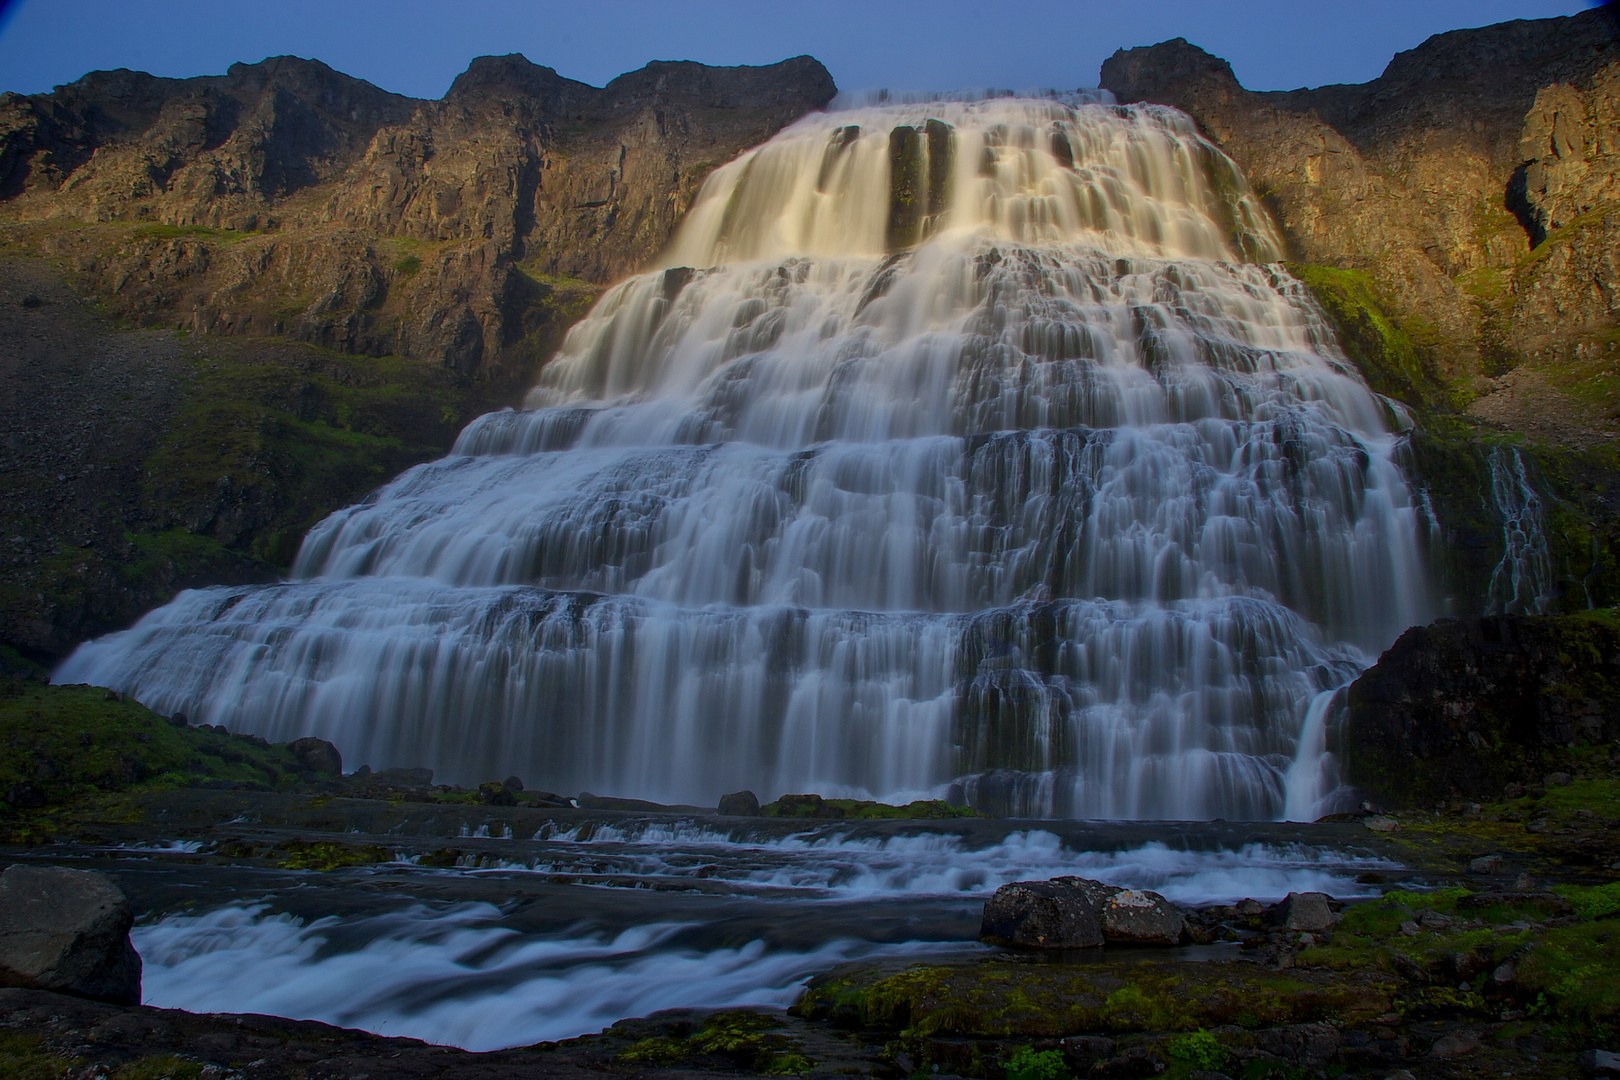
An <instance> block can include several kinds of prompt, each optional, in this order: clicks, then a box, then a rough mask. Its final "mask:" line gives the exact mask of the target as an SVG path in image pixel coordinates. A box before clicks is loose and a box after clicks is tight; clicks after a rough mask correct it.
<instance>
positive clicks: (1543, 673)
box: [1342, 613, 1620, 806]
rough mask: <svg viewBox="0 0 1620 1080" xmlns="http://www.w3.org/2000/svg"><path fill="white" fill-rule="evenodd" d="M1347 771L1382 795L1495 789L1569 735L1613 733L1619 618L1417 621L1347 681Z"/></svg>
mask: <svg viewBox="0 0 1620 1080" xmlns="http://www.w3.org/2000/svg"><path fill="white" fill-rule="evenodd" d="M1348 702H1349V713H1348V715H1347V717H1346V721H1345V725H1344V729H1343V740H1344V745H1343V747H1342V750H1343V760H1345V762H1346V766H1347V769H1346V771H1347V773H1348V776H1347V779H1348V780H1349V781H1350V782H1351V783H1352V784H1354V785H1356V787H1358V788H1360V789H1361V790H1362V791H1364V792H1366V793H1369V794H1371V795H1374V796H1376V797H1377V798H1378V799H1380V800H1382V801H1385V802H1388V803H1390V804H1391V805H1407V806H1411V805H1432V804H1433V803H1434V802H1436V801H1439V800H1444V799H1452V798H1457V797H1459V796H1460V797H1465V798H1472V799H1479V800H1494V799H1496V798H1499V797H1501V795H1502V794H1503V792H1504V788H1506V787H1508V786H1509V785H1512V784H1525V783H1535V782H1538V781H1540V780H1542V778H1543V777H1545V776H1546V775H1547V774H1548V773H1549V772H1552V771H1554V768H1553V767H1554V766H1556V765H1559V764H1562V763H1563V762H1564V761H1565V760H1566V758H1567V754H1568V747H1569V746H1570V745H1572V744H1574V745H1581V744H1588V745H1597V746H1603V745H1609V744H1612V743H1613V742H1614V740H1616V739H1620V622H1617V621H1615V620H1613V619H1612V618H1609V617H1605V616H1604V615H1603V614H1601V613H1590V614H1582V615H1565V616H1541V615H1497V616H1489V617H1484V618H1473V619H1441V620H1440V621H1438V622H1434V623H1430V624H1429V625H1428V626H1415V627H1413V628H1412V629H1410V630H1408V631H1406V633H1404V634H1402V635H1401V636H1400V639H1399V640H1397V641H1396V642H1395V644H1394V645H1391V646H1390V647H1389V649H1388V650H1387V651H1386V652H1385V653H1384V655H1383V656H1381V657H1379V658H1378V663H1377V664H1375V665H1373V666H1372V667H1371V668H1369V669H1368V670H1367V671H1366V672H1364V673H1363V674H1362V675H1361V677H1360V678H1359V679H1357V680H1356V681H1355V682H1354V683H1352V684H1351V685H1350V690H1349V693H1348Z"/></svg>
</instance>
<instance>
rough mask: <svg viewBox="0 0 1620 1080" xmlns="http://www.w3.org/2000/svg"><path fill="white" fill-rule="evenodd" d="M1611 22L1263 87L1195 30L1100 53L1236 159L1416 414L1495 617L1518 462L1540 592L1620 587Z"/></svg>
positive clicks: (1468, 35) (1390, 387)
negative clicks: (1507, 502) (1304, 84)
mask: <svg viewBox="0 0 1620 1080" xmlns="http://www.w3.org/2000/svg"><path fill="white" fill-rule="evenodd" d="M1617 31H1620V15H1617V11H1616V9H1615V8H1614V6H1613V5H1610V6H1608V7H1605V8H1600V9H1596V10H1592V11H1587V12H1584V13H1582V14H1580V15H1575V16H1571V17H1568V18H1557V19H1542V20H1533V21H1531V20H1521V21H1517V22H1508V23H1501V24H1498V25H1495V26H1487V27H1483V28H1480V29H1475V30H1458V31H1454V32H1452V33H1447V34H1439V35H1436V36H1435V37H1432V38H1430V39H1429V40H1427V41H1425V42H1424V43H1423V44H1421V45H1420V46H1418V47H1417V48H1415V49H1412V50H1410V51H1409V52H1404V53H1401V54H1399V55H1397V56H1396V57H1395V58H1394V59H1393V60H1391V62H1390V64H1389V66H1388V67H1387V68H1386V69H1385V71H1384V73H1383V74H1382V75H1381V76H1380V77H1379V78H1377V79H1375V80H1373V81H1372V82H1369V83H1366V84H1363V85H1357V86H1323V87H1318V88H1316V89H1309V90H1292V91H1285V92H1273V93H1258V92H1254V91H1249V90H1245V89H1244V88H1243V87H1242V86H1240V85H1239V84H1238V81H1237V79H1236V78H1235V77H1234V75H1233V73H1232V69H1231V67H1230V65H1228V64H1227V63H1226V62H1225V61H1224V60H1220V59H1218V58H1216V57H1214V56H1211V55H1209V54H1208V53H1206V52H1204V51H1203V50H1202V49H1199V48H1198V47H1197V46H1195V45H1191V44H1189V43H1188V42H1186V41H1184V40H1181V39H1177V40H1174V41H1167V42H1163V43H1161V44H1158V45H1154V46H1151V47H1146V48H1137V49H1128V50H1121V51H1119V52H1117V53H1116V54H1115V55H1114V56H1113V57H1111V58H1110V59H1109V60H1108V61H1107V62H1106V63H1105V64H1104V65H1103V69H1102V75H1101V81H1102V83H1103V85H1105V86H1107V87H1108V88H1109V89H1111V90H1112V91H1113V92H1114V93H1115V94H1116V95H1117V96H1118V98H1119V99H1120V100H1121V101H1126V102H1130V101H1151V102H1159V103H1162V104H1167V105H1172V106H1175V107H1176V108H1179V109H1182V110H1184V111H1186V112H1187V113H1189V114H1190V115H1191V116H1192V117H1193V118H1194V119H1195V120H1196V121H1197V122H1198V123H1199V125H1200V126H1201V127H1202V128H1203V129H1204V130H1205V131H1206V132H1207V133H1208V134H1209V135H1210V136H1211V137H1213V138H1214V139H1215V140H1216V141H1218V142H1219V143H1220V144H1221V146H1222V147H1223V148H1224V149H1225V150H1226V151H1227V153H1229V154H1231V155H1232V157H1233V158H1234V159H1235V160H1236V161H1237V162H1238V164H1239V165H1241V166H1242V167H1243V169H1244V171H1245V172H1246V173H1247V175H1248V177H1249V180H1250V182H1251V183H1252V184H1253V185H1254V187H1255V189H1256V190H1257V191H1260V192H1262V193H1263V196H1264V199H1265V201H1266V203H1267V204H1268V206H1269V207H1270V208H1271V210H1272V212H1273V213H1274V215H1275V216H1276V219H1277V221H1278V223H1279V224H1280V225H1281V226H1282V229H1283V232H1284V235H1285V238H1286V241H1287V243H1288V245H1289V247H1290V248H1291V251H1290V257H1291V258H1292V259H1294V260H1296V261H1295V262H1294V264H1293V269H1294V271H1295V273H1296V274H1297V275H1298V276H1300V277H1301V278H1302V279H1303V280H1305V282H1306V283H1307V284H1308V285H1309V286H1310V287H1311V288H1312V290H1313V291H1314V292H1315V293H1316V295H1317V297H1318V299H1320V300H1321V301H1322V303H1323V306H1324V308H1325V309H1326V310H1327V312H1328V314H1329V315H1330V316H1331V317H1332V318H1333V319H1334V320H1335V321H1336V322H1337V323H1338V325H1339V329H1340V332H1341V338H1342V340H1343V342H1344V344H1345V347H1346V351H1347V352H1348V353H1349V354H1350V355H1351V357H1352V359H1354V360H1356V361H1357V362H1358V363H1359V364H1360V366H1361V367H1362V369H1363V371H1364V372H1365V373H1366V374H1367V376H1368V377H1369V380H1370V381H1371V382H1372V384H1373V386H1374V388H1375V389H1377V390H1379V391H1381V392H1383V393H1386V394H1388V395H1390V396H1392V397H1395V398H1397V399H1399V400H1401V401H1404V402H1405V403H1406V404H1407V405H1408V406H1409V407H1411V409H1412V410H1413V411H1414V415H1415V416H1416V418H1417V420H1418V430H1417V432H1416V433H1415V434H1414V435H1413V437H1412V438H1411V440H1410V451H1411V453H1410V457H1409V460H1408V465H1409V467H1410V468H1411V470H1412V471H1413V474H1414V475H1415V477H1416V478H1417V480H1418V482H1419V484H1420V485H1421V486H1422V487H1424V488H1425V489H1426V494H1427V496H1428V499H1429V505H1430V506H1432V507H1433V508H1434V509H1435V510H1436V512H1437V521H1436V535H1437V537H1438V538H1439V540H1440V543H1439V544H1438V545H1437V550H1436V553H1435V554H1436V564H1437V569H1439V570H1440V572H1441V573H1442V576H1443V577H1444V578H1445V579H1446V587H1447V592H1448V594H1449V595H1450V596H1451V597H1452V601H1451V602H1452V605H1453V610H1455V611H1458V612H1459V613H1464V612H1469V611H1480V610H1493V609H1494V610H1502V609H1503V606H1502V602H1501V598H1500V597H1493V596H1492V595H1491V589H1492V585H1491V582H1492V578H1493V575H1497V574H1499V568H1500V566H1501V564H1502V560H1503V558H1504V557H1505V556H1506V555H1507V549H1508V547H1509V546H1510V545H1509V541H1510V538H1511V534H1512V530H1513V528H1514V525H1513V523H1512V522H1511V521H1510V520H1509V518H1510V517H1512V516H1513V514H1514V513H1516V512H1517V511H1515V510H1514V509H1513V508H1511V507H1507V506H1504V505H1503V504H1502V494H1503V488H1502V477H1503V475H1504V470H1503V467H1502V465H1501V462H1502V461H1503V460H1504V455H1512V456H1513V460H1514V461H1516V462H1518V463H1519V465H1522V467H1523V473H1524V477H1525V479H1526V481H1527V484H1528V487H1530V488H1533V489H1534V490H1535V492H1536V497H1535V498H1534V499H1533V500H1532V501H1533V502H1534V503H1535V506H1534V507H1533V513H1531V514H1530V515H1529V517H1528V518H1526V521H1529V522H1530V524H1531V526H1532V527H1533V529H1534V530H1536V531H1537V532H1538V536H1539V540H1538V542H1540V541H1541V540H1544V541H1545V544H1546V550H1547V561H1546V563H1545V564H1544V566H1545V575H1544V576H1545V578H1546V580H1545V581H1544V582H1543V584H1542V586H1540V587H1538V588H1539V595H1540V596H1541V597H1542V599H1543V604H1544V605H1551V606H1552V607H1554V608H1563V609H1576V608H1584V607H1586V606H1588V605H1589V604H1594V603H1595V604H1613V603H1616V602H1617V601H1620V566H1617V565H1616V555H1615V550H1616V548H1617V546H1620V366H1617V364H1620V262H1617V255H1616V252H1617V251H1620V235H1617V234H1616V232H1615V230H1616V228H1617V225H1616V222H1617V221H1620V213H1617V211H1620V185H1617V184H1616V170H1617V168H1620V145H1617V141H1616V140H1617V136H1616V132H1617V130H1620V128H1617V124H1616V121H1617V117H1620V44H1617ZM1517 467H1518V466H1517V465H1516V466H1515V468H1517ZM1507 609H1508V610H1525V607H1524V606H1523V605H1520V606H1519V607H1517V608H1515V607H1513V606H1512V605H1508V608H1507Z"/></svg>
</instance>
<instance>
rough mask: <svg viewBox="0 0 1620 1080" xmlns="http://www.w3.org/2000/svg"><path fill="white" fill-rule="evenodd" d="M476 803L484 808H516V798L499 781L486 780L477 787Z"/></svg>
mask: <svg viewBox="0 0 1620 1080" xmlns="http://www.w3.org/2000/svg"><path fill="white" fill-rule="evenodd" d="M478 801H479V802H480V803H482V804H483V805H485V806H516V805H517V796H516V795H514V794H512V792H511V791H509V790H508V789H507V787H506V785H505V784H503V783H501V782H500V781H499V780H486V781H485V782H484V783H482V784H479V785H478Z"/></svg>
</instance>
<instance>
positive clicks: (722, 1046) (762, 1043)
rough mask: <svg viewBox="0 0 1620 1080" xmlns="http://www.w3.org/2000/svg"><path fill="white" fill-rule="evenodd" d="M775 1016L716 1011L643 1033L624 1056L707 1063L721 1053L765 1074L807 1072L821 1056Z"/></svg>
mask: <svg viewBox="0 0 1620 1080" xmlns="http://www.w3.org/2000/svg"><path fill="white" fill-rule="evenodd" d="M777 1026H778V1025H777V1023H776V1021H775V1020H773V1019H771V1018H770V1017H768V1016H763V1015H761V1014H759V1013H754V1012H747V1011H742V1010H738V1011H731V1012H720V1013H715V1014H714V1015H713V1016H710V1017H709V1018H708V1019H706V1020H704V1021H703V1025H702V1026H701V1027H699V1028H698V1029H697V1030H696V1031H692V1032H690V1033H680V1032H677V1033H676V1034H673V1035H670V1036H667V1037H661V1038H650V1039H642V1040H640V1041H638V1042H635V1043H632V1044H631V1045H630V1046H629V1047H628V1048H627V1049H625V1050H624V1051H622V1052H621V1053H620V1054H619V1055H618V1059H619V1060H620V1061H623V1062H628V1063H632V1064H637V1065H666V1066H667V1065H679V1064H694V1065H701V1064H702V1063H703V1062H704V1061H705V1059H708V1060H710V1061H714V1060H715V1059H719V1060H720V1063H721V1064H723V1065H729V1066H731V1067H732V1068H740V1069H744V1070H747V1071H749V1072H752V1073H754V1074H756V1075H762V1076H787V1075H798V1074H801V1073H807V1072H809V1071H810V1070H811V1069H813V1068H815V1062H814V1061H812V1060H811V1059H810V1058H808V1057H806V1056H805V1055H804V1053H803V1052H802V1051H801V1049H800V1047H799V1044H798V1043H797V1042H796V1041H795V1040H793V1039H791V1038H789V1037H788V1036H786V1035H783V1034H781V1033H779V1032H778V1031H777V1030H776V1028H777Z"/></svg>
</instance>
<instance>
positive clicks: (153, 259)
mask: <svg viewBox="0 0 1620 1080" xmlns="http://www.w3.org/2000/svg"><path fill="white" fill-rule="evenodd" d="M833 93H834V87H833V83H832V79H831V77H830V76H829V75H828V74H827V72H826V69H824V68H823V67H822V66H821V65H820V64H819V63H817V62H816V61H815V60H812V59H810V58H809V57H798V58H795V59H792V60H787V61H784V62H782V63H780V64H775V65H771V66H768V67H757V68H746V67H739V68H711V67H706V66H704V65H701V64H693V63H669V62H660V63H655V64H651V65H649V66H648V67H646V68H643V69H642V70H640V71H636V72H631V73H630V74H628V75H624V76H621V77H620V78H618V79H615V80H614V81H613V82H611V83H609V84H608V85H607V86H606V87H603V88H596V87H592V86H587V85H585V84H583V83H578V82H574V81H572V80H569V79H564V78H562V77H561V76H559V75H558V74H557V73H556V72H555V71H552V70H551V69H550V68H545V67H540V66H538V65H535V64H532V63H530V62H529V61H527V60H526V59H524V58H523V57H521V56H516V55H513V56H504V57H482V58H480V59H478V60H475V61H474V62H473V64H472V65H471V67H469V68H468V70H467V71H466V72H465V73H463V74H462V75H461V76H460V77H459V78H457V79H456V81H455V83H454V84H453V85H452V86H451V88H450V91H449V92H448V93H447V94H446V95H445V97H444V98H443V99H442V100H440V101H418V100H414V99H410V98H405V97H401V96H400V95H397V94H390V93H388V92H386V91H384V90H380V89H378V88H377V87H375V86H372V85H370V84H369V83H366V82H363V81H361V80H358V79H352V78H350V77H348V76H346V75H343V74H341V73H339V72H336V71H333V70H332V69H331V68H328V67H326V66H325V65H324V64H321V63H319V62H318V61H313V60H301V59H298V58H296V57H277V58H273V59H270V60H266V61H264V62H262V63H259V64H237V65H234V66H232V68H231V69H230V71H229V72H228V73H227V74H225V75H223V76H209V77H202V78H195V79H160V78H155V77H153V76H150V75H146V74H142V73H139V72H131V71H112V72H96V73H93V74H91V75H87V76H85V77H84V78H83V79H81V80H79V81H78V82H76V83H73V84H71V85H69V86H64V87H59V88H58V89H57V90H55V91H54V92H52V93H50V94H40V95H34V96H32V97H22V96H19V95H15V94H8V95H5V96H4V97H3V98H0V223H5V222H10V223H11V224H12V225H13V226H14V227H13V228H12V229H11V230H9V231H10V235H9V236H8V237H7V239H8V240H9V241H10V244H9V245H8V246H13V245H15V246H16V247H18V248H20V249H21V251H22V252H23V253H28V254H47V255H55V256H58V257H64V258H65V260H66V262H67V263H68V264H69V265H70V266H71V267H72V268H73V269H74V271H75V273H76V276H77V284H78V285H79V286H80V288H81V289H82V290H83V291H85V292H87V293H89V294H91V295H92V296H94V297H96V298H98V299H101V300H104V301H105V302H107V303H108V304H109V306H110V307H111V308H112V309H113V311H114V312H115V313H116V314H118V315H120V316H122V317H124V318H128V319H131V320H132V321H135V322H137V323H140V324H143V325H171V326H179V327H183V328H187V329H194V330H203V331H209V332H214V333H228V334H252V335H264V334H271V335H278V336H287V337H292V338H296V339H299V340H305V341H310V342H313V343H315V344H319V345H325V346H329V347H332V348H336V349H340V350H342V351H346V352H361V353H372V354H379V355H380V354H384V353H399V354H403V355H409V356H414V357H420V358H424V359H431V360H436V361H440V362H443V363H445V364H447V365H449V366H452V367H454V368H457V369H458V370H461V371H463V372H467V373H476V374H478V375H480V376H488V375H493V374H497V373H501V372H503V371H504V372H510V371H511V370H512V369H513V368H514V367H532V366H533V365H534V364H535V363H538V362H539V361H542V360H543V359H544V358H545V355H546V354H548V353H549V351H550V348H551V347H553V346H554V343H555V339H556V336H557V334H558V333H560V330H561V329H562V326H565V325H566V321H567V320H566V318H564V317H563V313H562V312H560V311H559V310H558V309H559V307H566V306H567V305H566V304H561V303H560V301H559V293H563V294H566V293H568V292H569V289H570V285H569V284H568V283H566V282H558V281H556V280H553V279H555V278H564V279H571V280H572V284H573V286H574V287H576V288H577V286H580V285H584V286H586V289H587V291H589V288H588V287H589V285H590V284H597V285H600V284H602V283H605V282H608V281H610V280H612V279H614V278H616V277H619V276H622V275H624V274H626V273H628V272H630V271H631V270H633V269H635V268H637V267H639V266H640V265H641V264H643V263H644V262H646V261H647V260H648V259H649V258H650V257H652V256H653V255H654V254H656V253H657V252H658V251H659V250H660V249H661V248H662V247H663V245H664V243H665V241H666V240H667V239H668V237H669V234H670V232H671V230H672V229H673V228H674V225H675V222H676V221H677V220H678V219H679V217H680V215H681V214H682V213H683V212H684V211H685V209H686V207H687V205H688V204H689V203H690V201H691V199H692V197H693V195H694V194H695V193H696V191H697V188H698V187H699V185H700V184H701V182H702V180H703V178H704V177H705V176H707V175H708V173H709V171H710V170H712V169H713V168H714V167H715V166H716V165H717V164H720V163H723V162H725V161H727V160H729V159H730V158H732V157H734V156H735V155H736V154H737V153H739V152H741V151H742V150H743V149H745V148H747V147H749V146H752V145H754V144H756V143H758V142H761V141H763V140H764V139H766V138H768V137H769V136H770V135H771V134H773V133H774V132H775V131H777V130H778V129H779V128H781V127H782V126H784V125H785V124H787V123H790V122H791V121H793V120H795V119H797V118H798V117H799V116H801V115H803V114H804V113H806V112H809V111H810V110H812V109H816V108H819V107H821V106H822V105H825V104H826V103H827V102H828V101H829V100H830V99H831V98H832V96H833ZM83 223H95V224H97V225H101V226H116V225H123V226H125V227H123V228H116V227H102V228H96V229H90V230H86V229H82V228H75V229H69V228H64V226H68V225H77V224H83ZM133 223H150V224H155V225H158V226H168V228H152V227H149V226H148V227H146V228H136V229H135V230H133V231H132V230H131V229H130V228H129V227H128V226H129V225H130V224H133ZM574 279H577V280H574ZM592 295H594V293H592ZM559 323H560V324H561V325H558V324H559Z"/></svg>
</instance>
